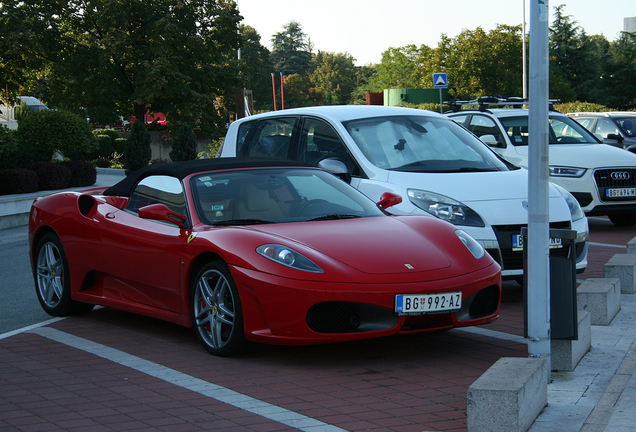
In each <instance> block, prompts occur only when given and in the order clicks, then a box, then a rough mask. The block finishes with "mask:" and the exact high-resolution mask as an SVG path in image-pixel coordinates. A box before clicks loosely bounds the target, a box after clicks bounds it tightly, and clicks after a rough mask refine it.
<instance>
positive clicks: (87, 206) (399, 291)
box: [29, 159, 501, 355]
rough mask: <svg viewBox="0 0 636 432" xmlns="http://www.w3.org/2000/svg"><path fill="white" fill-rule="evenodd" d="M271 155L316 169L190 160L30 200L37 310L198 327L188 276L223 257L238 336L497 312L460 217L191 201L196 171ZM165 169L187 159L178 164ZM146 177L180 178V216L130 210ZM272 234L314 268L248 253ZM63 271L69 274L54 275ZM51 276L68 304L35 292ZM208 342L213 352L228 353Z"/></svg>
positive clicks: (494, 280)
mask: <svg viewBox="0 0 636 432" xmlns="http://www.w3.org/2000/svg"><path fill="white" fill-rule="evenodd" d="M272 164H274V165H273V166H274V167H278V169H281V170H282V171H281V172H284V170H286V169H294V170H307V171H311V172H313V173H315V172H316V171H319V172H320V173H321V174H320V176H322V175H323V172H322V171H320V170H317V169H316V168H310V167H299V166H298V163H297V162H294V163H291V162H285V161H276V162H275V163H274V162H271V161H261V160H253V159H239V160H234V159H220V160H209V161H207V162H204V161H196V162H191V163H188V162H186V163H179V164H162V165H164V166H163V167H162V166H159V165H155V166H151V167H149V168H148V169H147V170H145V169H144V170H142V171H144V173H142V174H139V173H134V174H131V175H130V176H129V177H128V178H126V180H124V181H122V182H121V183H120V184H118V185H115V186H114V187H112V188H110V189H108V190H106V189H92V190H87V191H84V192H61V193H58V194H54V195H51V196H48V197H45V198H40V199H37V200H36V201H35V202H34V204H33V206H32V209H31V214H30V219H29V241H30V246H31V260H32V264H33V269H34V276H35V278H36V289H37V290H38V294H39V295H38V297H39V298H40V302H41V303H43V302H44V303H43V307H44V309H45V310H46V311H47V312H49V313H52V314H54V315H66V314H68V313H75V312H77V311H80V312H81V311H83V310H81V309H82V308H81V307H80V308H78V307H77V306H78V305H79V306H81V305H86V304H88V305H102V306H107V307H112V308H116V309H121V310H125V311H129V312H134V313H139V314H143V315H147V316H151V317H155V318H160V319H163V320H167V321H171V322H174V323H177V324H180V325H183V326H187V327H191V326H195V328H196V327H197V321H196V320H195V318H194V315H195V313H194V312H193V310H194V309H197V307H198V306H197V305H199V304H201V299H198V300H194V290H195V287H197V286H200V285H197V284H201V279H199V280H197V277H198V276H197V275H198V274H200V272H201V270H202V269H203V268H204V267H205V266H206V265H207V264H208V263H210V262H215V263H221V264H222V265H223V266H227V269H228V270H229V273H230V274H231V277H230V276H227V274H226V278H225V279H227V280H228V281H229V284H230V285H232V280H233V283H234V284H235V288H236V291H237V292H238V298H239V299H240V300H238V299H235V300H233V301H232V302H230V303H231V309H233V313H232V316H234V314H236V313H237V312H236V309H237V306H236V305H237V304H238V303H240V307H238V309H240V315H236V316H237V317H238V318H242V319H241V322H240V323H239V322H237V323H235V327H237V328H238V329H239V330H241V333H242V334H241V335H240V336H242V337H244V339H245V340H246V341H252V342H263V343H274V344H284V345H300V344H314V343H326V342H336V341H348V340H354V339H362V338H371V337H379V336H387V335H391V334H395V333H399V332H419V331H428V330H437V329H449V328H453V327H463V326H473V325H481V324H487V323H490V322H492V321H493V320H495V319H496V318H497V317H498V312H499V302H500V297H501V272H500V268H499V266H498V264H497V263H496V262H495V261H494V260H493V259H492V258H491V257H490V256H489V255H488V254H487V253H486V254H484V255H483V256H482V257H480V258H476V257H475V256H474V255H473V254H472V253H471V251H470V250H469V248H468V247H466V246H465V245H464V241H463V240H462V239H461V238H458V234H456V231H458V229H457V227H455V226H453V225H451V224H448V223H446V222H443V221H440V220H438V219H436V218H432V217H423V216H394V215H390V214H388V213H387V212H385V211H384V210H380V212H381V213H382V214H378V215H375V216H373V217H359V218H350V219H334V220H332V219H329V218H328V220H320V218H318V219H317V220H311V221H304V220H303V221H289V222H285V223H259V224H248V225H245V224H238V225H231V224H230V225H217V224H216V223H211V222H210V221H208V220H206V217H205V216H204V214H203V213H202V211H201V207H200V205H199V204H195V202H198V201H197V200H200V198H198V197H199V195H197V194H198V192H196V191H195V190H194V188H195V186H196V187H199V186H198V185H200V184H201V182H198V180H197V181H195V180H193V179H194V178H195V177H194V176H198V177H196V178H197V179H199V180H201V179H208V174H205V176H204V177H202V176H201V173H210V174H209V177H212V176H213V175H214V173H218V172H231V173H232V175H236V173H237V172H241V171H244V170H248V171H252V172H257V171H258V170H261V169H263V168H269V166H272ZM175 165H176V166H178V167H183V166H185V167H186V168H179V169H177V170H176V171H174V169H173V168H172V167H173V166H175ZM303 172H304V171H303ZM324 174H326V173H324ZM153 175H173V176H175V178H178V179H179V180H180V181H181V183H182V185H183V194H184V196H185V206H186V212H185V214H186V216H180V215H175V214H173V213H174V212H167V211H166V210H167V209H166V208H165V207H163V206H162V205H154V206H152V205H151V206H147V207H145V206H144V207H141V208H139V210H138V214H137V213H135V212H133V211H130V210H127V207H128V208H129V209H130V205H131V200H133V199H137V198H133V197H135V193H134V192H132V191H134V190H137V189H135V188H139V187H140V185H138V183H139V182H140V181H141V180H142V179H144V178H146V177H151V176H153ZM326 175H327V176H331V175H330V174H326ZM281 178H282V177H281ZM333 178H334V179H335V180H334V181H336V182H339V183H341V184H342V185H343V187H346V188H348V189H351V190H352V191H355V190H354V189H353V188H350V187H349V186H348V185H346V184H345V183H344V182H342V181H341V180H339V179H336V178H335V177H333ZM337 186H338V187H341V186H339V185H337ZM201 187H203V186H201ZM208 189H209V188H208ZM208 189H206V191H207V190H208ZM348 189H347V190H348ZM347 193H349V192H347ZM355 193H356V194H357V191H355ZM364 199H366V198H364ZM206 205H208V204H206ZM218 208H223V210H217V211H216V214H217V215H218V214H219V213H224V212H227V208H229V207H227V206H220V205H217V209H218ZM161 219H163V221H161ZM170 221H172V222H170ZM49 233H52V234H49ZM55 238H57V239H59V243H56V240H55ZM462 238H463V237H462ZM43 239H44V240H43ZM43 243H45V246H46V245H48V246H52V247H53V249H54V250H55V249H56V247H55V246H56V245H57V249H60V250H62V251H63V252H62V253H61V255H62V256H63V257H65V260H66V267H58V268H59V269H60V270H58V271H57V274H56V275H52V273H56V271H55V270H52V271H48V273H47V271H45V270H42V267H43V266H44V264H46V263H49V264H51V262H52V261H56V259H57V258H56V259H48V260H47V258H46V251H45V250H44V249H43V248H44V247H45V246H42V244H43ZM269 244H275V245H282V246H283V247H285V248H290V250H292V251H295V252H296V253H298V254H299V256H302V257H305V258H306V259H308V260H309V261H310V262H312V263H313V264H315V266H317V268H319V269H320V270H322V271H301V270H298V269H297V268H292V267H288V266H286V265H281V263H279V262H276V261H274V260H272V259H268V258H267V257H265V256H263V255H262V254H259V253H257V252H256V251H257V248H259V247H261V246H263V245H269ZM49 267H53V266H52V265H49ZM66 269H68V277H67V278H66V279H65V277H66V276H67V275H66V274H65V275H61V271H62V270H64V271H66ZM217 273H218V272H217ZM51 277H58V278H61V279H59V280H61V281H62V282H61V283H60V285H63V287H62V288H63V289H65V290H66V291H68V293H69V295H70V299H64V301H65V302H70V303H71V304H73V305H75V306H76V307H75V308H70V309H69V310H58V309H59V307H58V306H55V307H53V308H52V307H47V306H46V301H47V299H46V294H40V293H41V292H44V291H46V289H45V288H46V286H45V285H46V283H48V282H41V283H40V282H38V281H51V280H53V283H55V281H59V280H58V279H51ZM39 278H40V279H39ZM38 283H40V288H38ZM69 284H70V286H69ZM62 288H60V290H61V289H62ZM451 292H454V293H457V292H460V293H461V298H462V303H461V309H459V310H454V311H450V312H443V313H440V312H439V311H437V312H436V313H427V314H405V315H402V314H399V313H397V312H396V295H403V294H430V293H435V294H443V293H451ZM63 295H64V294H61V295H60V297H63ZM43 297H44V298H43ZM441 297H446V296H441ZM204 300H205V299H204ZM237 300H238V301H237ZM204 303H205V301H204ZM226 303H228V302H226ZM56 308H58V309H56ZM86 309H90V306H86V308H85V309H84V310H86ZM214 313H216V312H214ZM219 316H220V314H219ZM214 317H215V318H216V317H217V315H214ZM238 324H241V325H240V326H239V325H238ZM199 325H201V324H199ZM205 345H206V344H205V343H204V346H205ZM206 348H207V349H208V351H210V352H212V353H214V354H219V355H226V354H232V353H234V352H235V351H238V350H234V349H232V350H228V351H227V352H225V351H223V350H220V351H219V350H215V349H214V347H212V349H210V348H209V347H206Z"/></svg>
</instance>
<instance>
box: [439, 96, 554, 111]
mask: <svg viewBox="0 0 636 432" xmlns="http://www.w3.org/2000/svg"><path fill="white" fill-rule="evenodd" d="M554 102H560V99H550V100H548V103H549V109H550V111H555V109H554V105H553V104H554ZM444 103H446V104H448V105H450V106H451V108H452V110H453V112H458V111H459V110H461V109H462V107H464V106H476V107H479V111H481V112H485V111H488V108H490V106H491V105H493V106H495V107H501V106H505V105H512V106H513V108H521V107H522V106H523V105H529V104H530V100H529V99H527V98H526V99H524V98H521V97H505V96H499V95H495V96H482V97H480V98H477V99H465V100H461V99H453V100H451V101H447V102H444Z"/></svg>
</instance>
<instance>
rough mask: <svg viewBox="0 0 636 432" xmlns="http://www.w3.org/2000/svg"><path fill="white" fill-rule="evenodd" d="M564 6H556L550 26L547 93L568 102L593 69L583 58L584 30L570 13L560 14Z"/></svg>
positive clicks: (574, 96)
mask: <svg viewBox="0 0 636 432" xmlns="http://www.w3.org/2000/svg"><path fill="white" fill-rule="evenodd" d="M564 8H565V5H559V6H557V7H555V12H554V19H553V23H552V27H551V28H550V84H551V86H550V87H551V88H550V96H551V97H556V98H559V99H562V100H563V101H564V102H569V101H571V100H574V99H575V98H576V97H577V93H578V91H580V89H581V85H582V84H583V83H584V82H586V81H587V80H588V78H589V76H590V74H592V73H593V65H592V64H590V63H588V62H587V61H586V60H587V58H586V57H587V56H586V54H587V53H586V51H585V48H584V41H585V39H586V35H585V32H584V31H583V29H581V27H579V26H578V25H576V21H572V19H571V18H572V17H571V16H570V15H564V14H563V9H564ZM531 37H532V36H531ZM568 88H571V89H572V90H573V91H569V90H568ZM557 89H559V90H558V91H557Z"/></svg>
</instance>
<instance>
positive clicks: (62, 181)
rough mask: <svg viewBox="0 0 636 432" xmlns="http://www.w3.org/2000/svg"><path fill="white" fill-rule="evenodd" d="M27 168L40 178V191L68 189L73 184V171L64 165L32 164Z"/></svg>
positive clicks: (50, 163)
mask: <svg viewBox="0 0 636 432" xmlns="http://www.w3.org/2000/svg"><path fill="white" fill-rule="evenodd" d="M25 168H27V169H29V170H32V171H35V173H36V174H37V176H38V190H54V189H66V188H67V187H69V184H70V182H71V170H70V169H69V168H68V167H67V166H66V165H65V164H63V163H55V162H32V163H30V164H28V165H27V166H26V167H25Z"/></svg>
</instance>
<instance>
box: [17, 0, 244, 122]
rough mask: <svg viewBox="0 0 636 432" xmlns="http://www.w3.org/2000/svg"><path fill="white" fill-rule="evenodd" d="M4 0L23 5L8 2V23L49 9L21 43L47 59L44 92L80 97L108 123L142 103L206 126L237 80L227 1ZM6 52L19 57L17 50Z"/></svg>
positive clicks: (233, 16) (64, 98)
mask: <svg viewBox="0 0 636 432" xmlns="http://www.w3.org/2000/svg"><path fill="white" fill-rule="evenodd" d="M10 3H11V6H14V7H16V8H17V9H18V10H19V11H21V13H17V12H16V13H13V12H7V21H9V23H10V26H11V28H12V29H16V30H17V29H19V28H20V20H21V19H24V17H29V18H30V19H37V18H38V17H39V15H41V14H46V16H50V17H51V18H49V19H48V21H47V23H46V24H47V25H46V26H41V27H38V29H39V30H40V32H41V34H39V35H37V37H36V39H35V41H34V42H29V41H28V40H25V41H24V42H25V46H24V47H23V48H27V49H26V50H25V51H26V52H29V51H30V50H31V48H32V47H35V48H36V49H35V54H36V57H37V58H40V57H41V58H44V59H45V60H46V61H47V66H48V68H49V69H50V76H51V99H54V100H55V101H56V102H57V104H58V105H59V106H62V107H74V108H75V109H77V108H78V107H82V108H84V109H85V110H86V111H87V112H88V114H89V116H90V117H91V119H92V120H96V121H97V122H100V123H106V124H108V123H110V122H112V121H113V119H115V118H116V117H117V116H118V114H120V113H122V114H126V115H128V114H133V113H134V114H135V115H136V116H137V118H143V116H144V114H145V112H146V110H149V111H153V112H159V111H160V112H163V113H164V114H165V115H166V118H167V119H168V121H169V122H170V123H171V124H173V125H175V126H178V125H180V124H181V123H185V122H187V123H189V124H192V125H196V126H197V127H200V128H201V129H203V130H206V131H209V132H210V131H213V130H214V129H215V128H216V126H219V125H222V124H224V121H223V119H222V118H221V115H220V114H219V110H220V109H221V110H222V109H223V108H224V106H223V105H229V104H231V103H233V101H234V100H235V98H234V94H235V91H236V88H238V85H239V81H238V74H237V55H236V50H237V49H238V41H239V36H238V35H237V32H236V29H237V26H238V22H239V20H240V16H239V14H238V11H237V10H236V3H235V2H234V1H232V0H190V1H187V2H186V1H183V0H152V1H150V0H68V1H65V2H61V1H56V0H45V1H44V2H43V1H42V0H23V1H18V0H10ZM45 7H46V9H45ZM13 39H14V40H15V41H19V40H21V39H20V38H18V37H13ZM44 40H52V41H54V43H53V42H51V43H50V44H48V45H46V46H45V45H44V42H43V41H44ZM15 41H14V43H16V42H15ZM46 48H50V50H51V51H50V52H48V53H44V52H45V51H46ZM12 52H13V51H12ZM12 58H13V59H15V60H14V63H15V64H18V60H19V59H18V57H17V54H13V57H12Z"/></svg>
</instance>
